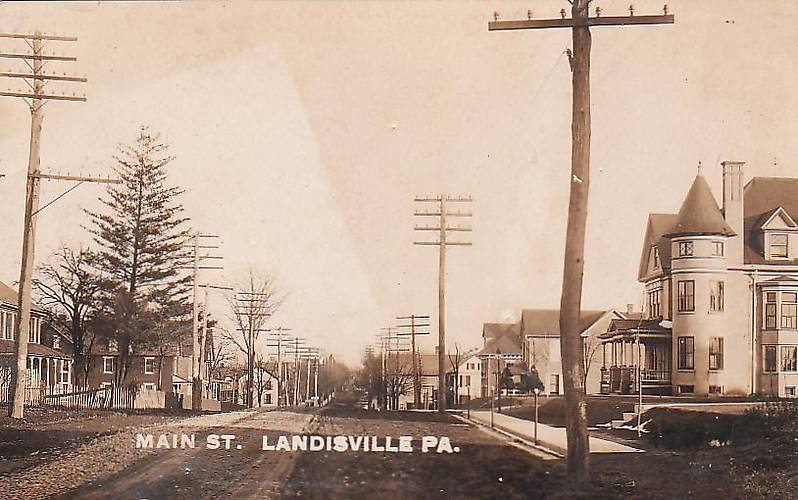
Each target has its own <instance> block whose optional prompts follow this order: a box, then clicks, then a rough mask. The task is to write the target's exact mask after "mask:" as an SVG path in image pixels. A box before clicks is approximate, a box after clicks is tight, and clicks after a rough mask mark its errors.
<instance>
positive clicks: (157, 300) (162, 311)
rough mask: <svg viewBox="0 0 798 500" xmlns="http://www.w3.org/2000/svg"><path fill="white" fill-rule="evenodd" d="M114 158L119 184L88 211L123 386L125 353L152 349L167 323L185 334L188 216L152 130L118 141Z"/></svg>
mask: <svg viewBox="0 0 798 500" xmlns="http://www.w3.org/2000/svg"><path fill="white" fill-rule="evenodd" d="M114 159H115V160H116V162H117V165H115V167H114V170H115V171H116V174H117V176H118V177H119V179H121V181H122V182H121V184H117V185H109V186H108V187H107V188H106V193H105V196H104V197H101V198H100V202H101V203H102V205H103V206H104V207H105V210H104V211H102V212H89V211H87V214H88V215H89V217H90V220H91V222H92V224H91V226H90V227H89V228H88V230H89V231H90V232H91V233H92V234H93V235H94V242H95V243H96V244H97V245H98V247H99V248H98V249H97V250H96V251H95V255H96V257H95V259H94V262H93V266H94V268H95V269H96V270H97V271H98V273H99V274H100V275H101V276H102V289H103V292H104V293H103V300H102V304H103V313H104V315H105V317H106V320H107V321H106V328H105V332H104V336H105V337H106V338H108V339H113V340H115V341H116V345H117V348H118V350H119V356H120V360H119V363H118V365H117V367H116V382H117V384H118V385H122V384H124V383H125V379H126V376H127V371H128V369H129V367H130V354H131V352H134V351H137V350H139V349H140V348H147V347H157V346H153V345H152V344H153V343H160V342H162V341H163V338H164V337H163V331H164V329H165V328H166V329H168V330H170V331H173V332H174V337H175V338H179V337H181V336H182V335H186V334H187V332H185V331H183V330H185V324H186V322H185V321H180V319H181V318H185V316H186V315H188V316H189V318H190V317H191V312H190V307H189V306H188V303H187V292H188V285H187V282H188V280H189V277H187V276H180V275H179V274H178V271H177V268H178V267H179V266H180V265H181V264H182V263H183V260H184V259H182V258H181V246H182V245H183V244H184V243H185V241H186V239H187V237H188V229H186V228H184V225H185V223H186V222H187V220H188V219H187V218H186V217H184V216H183V211H184V210H183V206H182V205H180V204H179V203H178V201H177V198H178V197H179V196H180V195H181V194H182V193H183V190H182V189H180V188H178V187H174V186H169V185H168V183H167V172H166V167H167V165H168V164H169V162H171V161H172V160H173V159H174V157H173V156H170V155H169V154H168V146H167V145H165V144H163V143H161V142H160V140H159V137H158V135H157V134H152V133H150V131H149V129H147V128H146V127H142V129H141V131H140V133H139V136H138V138H137V139H136V142H135V144H133V145H132V146H124V145H120V146H119V153H118V154H117V155H116V156H114ZM173 340H174V339H173ZM175 344H176V345H180V344H181V343H180V342H179V340H178V341H177V342H175Z"/></svg>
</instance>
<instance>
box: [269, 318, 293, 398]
mask: <svg viewBox="0 0 798 500" xmlns="http://www.w3.org/2000/svg"><path fill="white" fill-rule="evenodd" d="M265 331H266V332H268V333H267V338H266V346H267V347H276V348H277V406H278V407H279V406H283V405H284V404H285V403H287V402H284V400H283V383H284V382H283V359H282V355H283V342H284V341H285V332H290V331H291V329H290V328H283V327H282V326H278V327H277V328H271V329H267V330H265ZM270 342H271V343H270Z"/></svg>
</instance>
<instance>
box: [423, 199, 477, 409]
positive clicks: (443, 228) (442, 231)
mask: <svg viewBox="0 0 798 500" xmlns="http://www.w3.org/2000/svg"><path fill="white" fill-rule="evenodd" d="M415 201H417V202H436V203H437V204H438V212H426V211H420V212H416V213H415V214H414V215H415V216H417V217H436V218H437V219H438V226H416V227H415V228H414V229H415V230H416V231H436V232H437V233H438V241H416V242H413V243H414V244H415V245H432V246H437V247H438V412H439V413H443V412H445V411H446V247H448V246H457V245H465V246H470V245H471V243H470V242H465V241H449V240H448V238H447V235H448V233H449V232H452V231H458V232H470V231H471V228H470V227H462V226H447V223H446V221H447V219H448V218H450V217H454V218H457V217H471V215H472V214H471V213H463V212H447V205H448V204H449V203H461V202H462V203H470V202H471V198H470V197H464V198H456V197H455V198H453V197H449V196H446V195H445V194H441V195H440V196H437V197H432V198H419V197H417V198H416V199H415Z"/></svg>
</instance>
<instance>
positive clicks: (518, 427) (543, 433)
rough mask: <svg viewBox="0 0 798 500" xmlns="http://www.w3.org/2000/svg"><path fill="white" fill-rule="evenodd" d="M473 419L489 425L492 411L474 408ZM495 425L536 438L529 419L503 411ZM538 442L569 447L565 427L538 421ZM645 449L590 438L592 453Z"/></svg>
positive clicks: (556, 447)
mask: <svg viewBox="0 0 798 500" xmlns="http://www.w3.org/2000/svg"><path fill="white" fill-rule="evenodd" d="M471 419H472V420H476V421H477V422H479V423H482V424H485V425H488V426H489V425H490V411H473V410H472V411H471ZM493 425H494V427H496V428H498V429H501V430H503V431H505V432H508V433H510V434H514V435H516V436H519V437H522V438H524V439H526V440H527V441H533V440H534V439H535V423H534V422H530V421H529V420H523V419H520V418H516V417H511V416H509V415H504V414H502V413H494V414H493ZM538 443H540V445H541V446H544V447H546V448H549V449H551V450H552V451H556V452H557V453H561V454H563V455H565V453H566V448H567V440H566V437H565V428H562V427H552V426H550V425H545V424H541V423H538ZM643 451H644V450H640V449H637V448H632V447H631V446H626V445H624V444H620V443H616V442H614V441H609V440H607V439H602V438H597V437H591V438H590V452H591V453H643Z"/></svg>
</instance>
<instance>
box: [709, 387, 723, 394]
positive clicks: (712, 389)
mask: <svg viewBox="0 0 798 500" xmlns="http://www.w3.org/2000/svg"><path fill="white" fill-rule="evenodd" d="M709 393H710V394H723V386H722V385H710V386H709Z"/></svg>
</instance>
